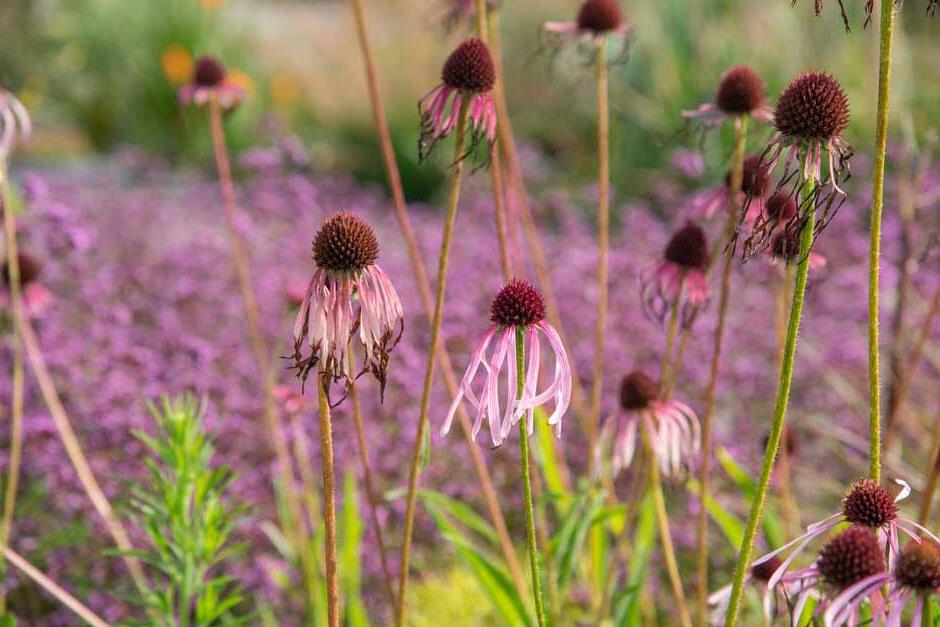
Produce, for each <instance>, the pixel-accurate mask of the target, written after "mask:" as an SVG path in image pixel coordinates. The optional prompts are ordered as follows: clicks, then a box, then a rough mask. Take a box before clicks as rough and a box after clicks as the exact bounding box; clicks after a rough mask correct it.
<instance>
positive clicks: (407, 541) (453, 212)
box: [396, 98, 470, 627]
mask: <svg viewBox="0 0 940 627" xmlns="http://www.w3.org/2000/svg"><path fill="white" fill-rule="evenodd" d="M469 102H470V100H469V99H468V98H463V99H462V101H461V104H460V113H459V114H458V117H457V131H456V141H455V142H454V163H453V165H452V166H451V183H450V197H449V198H448V200H447V217H446V218H445V220H444V234H443V238H442V240H441V253H440V257H439V258H438V267H437V296H436V298H435V302H434V317H433V318H432V320H431V345H430V347H429V348H428V363H427V367H426V368H425V372H424V384H423V387H422V391H421V413H420V414H419V417H418V433H417V435H416V436H415V445H414V450H413V451H412V458H411V469H410V471H409V473H408V500H407V505H406V507H405V536H404V540H403V542H402V546H401V566H400V568H401V573H400V575H399V583H398V608H397V610H398V616H397V621H396V624H397V625H398V627H402V626H403V625H404V624H405V597H406V594H407V590H408V563H409V559H410V558H411V535H412V532H413V531H414V518H415V505H416V502H417V498H418V470H419V467H420V465H421V457H422V452H423V450H424V445H425V442H424V440H425V437H426V432H427V429H428V411H429V409H430V405H431V386H432V383H433V381H434V362H435V357H437V350H438V343H439V342H440V336H441V320H442V318H443V317H444V292H445V288H446V285H447V263H448V261H449V260H450V243H451V238H452V236H453V234H454V223H455V222H456V221H457V203H458V201H459V200H460V179H461V176H462V175H463V158H462V157H463V150H464V140H465V134H466V128H467V111H468V105H469Z"/></svg>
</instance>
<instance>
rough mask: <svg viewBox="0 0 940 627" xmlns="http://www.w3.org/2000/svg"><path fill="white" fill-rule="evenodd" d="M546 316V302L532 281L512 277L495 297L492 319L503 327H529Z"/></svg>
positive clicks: (491, 307) (491, 310)
mask: <svg viewBox="0 0 940 627" xmlns="http://www.w3.org/2000/svg"><path fill="white" fill-rule="evenodd" d="M544 318H545V303H544V302H543V301H542V295H541V294H539V292H538V290H536V289H535V288H534V287H532V285H531V284H530V283H528V282H527V281H522V280H519V279H512V280H511V281H509V283H507V284H506V286H505V287H504V288H503V289H501V290H500V291H499V293H498V294H496V297H495V298H493V304H492V305H491V306H490V321H491V322H493V323H494V324H498V325H499V326H501V327H527V326H531V325H533V324H537V323H539V322H541V321H542V320H543V319H544Z"/></svg>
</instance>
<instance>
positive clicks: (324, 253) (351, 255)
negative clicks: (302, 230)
mask: <svg viewBox="0 0 940 627" xmlns="http://www.w3.org/2000/svg"><path fill="white" fill-rule="evenodd" d="M378 257H379V240H378V238H376V236H375V231H373V230H372V227H371V226H369V225H368V224H366V223H365V221H363V220H362V219H361V218H359V217H358V216H355V215H353V214H351V213H349V212H347V211H342V212H340V213H337V214H335V215H333V216H332V217H330V218H329V219H327V221H326V222H324V223H323V226H321V227H320V230H319V231H317V235H316V237H315V238H314V239H313V259H314V261H316V262H317V265H318V266H320V267H321V268H323V269H325V270H330V271H333V272H349V271H351V272H359V271H361V270H364V269H365V268H367V267H368V266H371V265H372V264H374V263H375V261H376V259H378Z"/></svg>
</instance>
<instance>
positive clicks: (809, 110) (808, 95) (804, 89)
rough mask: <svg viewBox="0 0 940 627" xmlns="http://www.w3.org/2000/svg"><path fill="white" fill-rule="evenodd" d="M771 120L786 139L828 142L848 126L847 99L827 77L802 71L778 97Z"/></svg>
mask: <svg viewBox="0 0 940 627" xmlns="http://www.w3.org/2000/svg"><path fill="white" fill-rule="evenodd" d="M774 120H775V123H776V125H777V130H778V131H780V132H781V133H783V134H784V135H786V136H787V137H794V138H798V139H804V140H813V139H815V140H821V141H828V140H830V139H833V138H834V137H837V136H839V135H841V134H842V132H843V131H844V130H845V128H846V127H847V126H848V125H849V100H848V98H847V97H846V95H845V91H843V89H842V86H841V85H840V84H839V81H837V80H836V79H835V78H834V77H832V76H831V75H829V74H825V73H823V72H805V73H803V74H800V75H799V76H797V77H796V78H794V79H793V80H791V81H790V83H789V84H788V85H787V87H786V89H784V90H783V93H782V94H780V99H779V100H778V101H777V109H776V111H775V112H774Z"/></svg>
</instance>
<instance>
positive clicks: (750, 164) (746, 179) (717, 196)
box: [695, 155, 771, 224]
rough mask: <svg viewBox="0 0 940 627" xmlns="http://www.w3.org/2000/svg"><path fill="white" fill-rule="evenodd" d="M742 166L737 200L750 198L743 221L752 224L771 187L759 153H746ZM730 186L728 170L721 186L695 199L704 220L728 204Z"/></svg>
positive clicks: (758, 215)
mask: <svg viewBox="0 0 940 627" xmlns="http://www.w3.org/2000/svg"><path fill="white" fill-rule="evenodd" d="M743 166H744V167H743V168H742V170H741V193H740V194H741V195H740V197H739V201H741V203H740V204H743V201H744V199H746V198H750V199H751V202H749V203H748V208H747V212H746V213H745V215H744V222H745V223H747V224H752V223H753V222H754V221H755V220H757V219H758V218H759V217H760V216H761V214H762V212H763V210H764V197H765V196H766V194H767V192H768V191H770V187H771V185H770V172H769V171H768V169H767V165H766V164H764V163H761V158H760V155H748V156H747V157H745V158H744V164H743ZM730 188H731V172H728V173H727V174H725V180H724V183H723V184H722V185H721V186H719V187H715V188H713V189H710V190H708V191H706V192H704V193H703V194H702V195H701V196H699V197H698V198H697V199H696V202H695V209H697V210H698V211H699V212H701V214H702V216H703V217H704V218H705V219H706V220H708V219H711V218H712V217H713V216H714V215H715V214H716V213H717V212H718V211H719V210H720V209H722V208H726V207H728V205H729V204H730V200H731V198H730V192H729V190H730Z"/></svg>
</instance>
